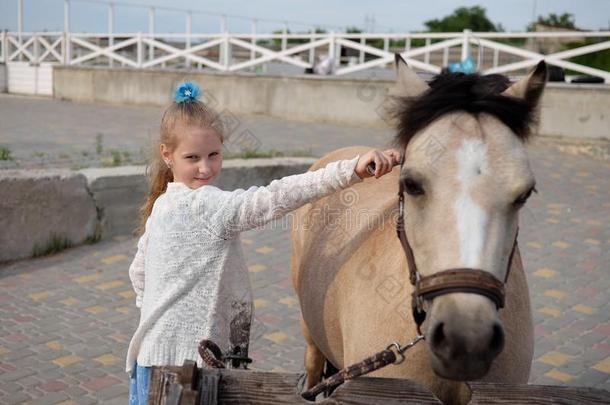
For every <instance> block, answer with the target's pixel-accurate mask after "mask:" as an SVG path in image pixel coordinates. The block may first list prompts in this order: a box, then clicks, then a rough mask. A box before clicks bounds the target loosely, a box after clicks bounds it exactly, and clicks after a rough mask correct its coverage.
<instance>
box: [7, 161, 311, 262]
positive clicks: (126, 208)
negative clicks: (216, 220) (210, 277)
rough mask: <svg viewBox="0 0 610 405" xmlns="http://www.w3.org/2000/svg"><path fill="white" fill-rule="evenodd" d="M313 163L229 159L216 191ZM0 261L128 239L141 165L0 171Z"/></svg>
mask: <svg viewBox="0 0 610 405" xmlns="http://www.w3.org/2000/svg"><path fill="white" fill-rule="evenodd" d="M316 160H317V159H315V158H272V159H231V160H226V161H225V162H224V164H223V169H222V172H221V175H220V177H219V179H218V181H217V182H216V184H215V185H216V186H218V187H219V188H221V189H223V190H234V189H238V188H243V189H245V188H248V187H250V186H253V185H257V186H263V185H267V184H269V183H270V182H271V181H272V180H274V179H278V178H282V177H285V176H289V175H293V174H299V173H304V172H306V171H307V170H308V169H309V167H310V166H311V165H312V164H313V163H314V162H315V161H316ZM0 190H2V194H3V198H2V199H1V200H0V229H1V232H0V262H6V261H10V260H17V259H24V258H29V257H34V256H37V255H43V254H46V253H51V252H53V251H55V250H61V249H62V248H65V247H67V246H77V245H81V244H83V243H90V242H94V241H97V240H99V239H105V238H109V237H112V236H115V235H131V234H133V232H134V229H135V228H136V226H137V224H138V211H139V208H140V205H141V204H142V203H143V202H144V200H145V199H146V196H147V192H148V185H147V182H146V178H145V167H144V166H121V167H114V168H95V169H83V170H80V171H78V172H72V171H68V170H3V171H0Z"/></svg>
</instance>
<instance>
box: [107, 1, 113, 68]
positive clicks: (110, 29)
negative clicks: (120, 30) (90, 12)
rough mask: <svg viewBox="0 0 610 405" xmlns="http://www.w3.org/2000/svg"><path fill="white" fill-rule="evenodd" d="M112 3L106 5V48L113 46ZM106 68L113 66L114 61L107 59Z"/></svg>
mask: <svg viewBox="0 0 610 405" xmlns="http://www.w3.org/2000/svg"><path fill="white" fill-rule="evenodd" d="M113 33H114V3H108V47H111V46H113V45H114V37H113ZM108 66H110V67H112V66H114V60H113V59H112V58H108Z"/></svg>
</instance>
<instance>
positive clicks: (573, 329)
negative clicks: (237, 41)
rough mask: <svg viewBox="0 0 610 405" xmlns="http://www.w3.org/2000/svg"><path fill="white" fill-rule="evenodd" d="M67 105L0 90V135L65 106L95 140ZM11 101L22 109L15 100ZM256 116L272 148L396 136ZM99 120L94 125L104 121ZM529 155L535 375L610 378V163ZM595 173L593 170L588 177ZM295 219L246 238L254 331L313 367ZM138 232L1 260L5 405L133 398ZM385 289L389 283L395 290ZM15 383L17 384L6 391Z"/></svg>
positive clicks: (271, 363)
mask: <svg viewBox="0 0 610 405" xmlns="http://www.w3.org/2000/svg"><path fill="white" fill-rule="evenodd" d="M15 100H19V101H15ZM54 103H57V102H54V101H45V100H38V101H32V100H30V99H25V98H19V99H17V98H11V97H4V96H0V136H4V134H5V132H3V131H5V129H3V128H5V127H3V126H2V125H5V123H6V121H3V119H4V118H5V117H6V116H5V115H4V114H8V113H7V111H12V109H14V108H18V107H19V108H24V105H25V106H27V107H30V106H35V108H38V111H39V112H41V116H42V117H43V118H42V119H40V120H38V122H37V123H34V124H32V123H28V124H27V125H26V126H25V128H26V129H23V128H21V129H19V130H18V131H17V133H16V134H17V135H11V138H7V139H9V140H10V139H13V140H15V142H17V141H19V139H20V137H21V138H24V137H25V135H24V132H23V131H33V130H35V129H36V128H40V126H41V124H42V125H44V122H45V121H44V120H45V119H47V120H48V119H49V118H44V117H45V114H47V117H48V116H51V115H53V116H55V115H58V114H59V115H61V114H64V115H63V116H62V117H63V118H65V123H63V124H62V125H64V129H65V130H66V132H67V133H68V134H69V135H70V134H71V135H72V136H77V135H78V136H80V137H81V138H80V139H79V140H78V142H76V144H75V146H74V148H76V149H78V148H79V147H81V146H82V147H83V148H85V146H86V145H85V144H86V142H82V141H83V139H84V138H83V137H82V135H81V134H80V133H78V134H77V132H78V131H76V130H74V129H72V128H70V123H74V122H75V121H74V120H78V117H79V114H81V113H82V112H83V111H92V110H93V109H94V108H98V107H99V106H91V105H90V106H80V105H71V104H70V103H61V105H60V106H57V105H56V104H54ZM7 105H12V107H11V108H9V109H8V110H7V109H6V108H4V107H5V106H7ZM99 108H101V109H102V110H103V111H102V113H101V115H102V116H105V115H104V114H107V113H108V111H113V112H114V114H116V115H117V116H118V117H119V119H118V121H119V122H136V121H137V119H138V117H139V119H140V120H148V119H153V118H151V117H152V116H153V115H154V120H155V122H152V124H151V123H150V122H146V123H142V122H137V123H136V124H135V127H136V128H135V131H134V133H135V136H134V138H129V137H124V136H122V134H123V133H122V132H121V128H122V127H121V126H120V125H119V124H117V125H115V124H112V125H113V126H112V127H111V128H108V129H105V131H106V132H105V137H104V140H105V142H107V146H109V147H110V146H111V144H110V142H111V141H112V140H113V139H116V140H118V139H123V138H129V139H126V140H125V142H128V143H130V142H131V143H132V144H133V145H132V146H133V147H134V148H137V147H138V146H139V145H141V144H142V142H143V141H145V140H146V139H148V136H149V135H150V134H151V133H152V132H150V133H148V134H147V133H145V132H146V131H144V130H143V129H142V128H143V127H145V126H146V125H148V124H151V128H152V127H153V126H156V125H157V122H156V120H157V119H158V116H157V115H156V114H157V113H158V110H154V111H153V110H152V109H150V110H146V109H127V112H125V110H124V109H122V108H115V107H109V106H103V107H99ZM62 111H63V112H62ZM51 113H52V114H51ZM153 113H154V114H153ZM9 118H12V117H10V116H9ZM30 121H36V120H30ZM113 122H114V121H113ZM153 124H154V125H153ZM244 124H249V125H252V126H253V127H254V128H255V129H260V133H261V134H260V135H261V139H262V140H263V144H264V145H265V146H267V145H269V148H273V147H276V146H277V148H278V149H282V148H284V149H302V148H303V145H306V144H307V143H308V142H311V140H312V139H316V141H315V142H313V143H318V144H319V145H322V146H318V147H317V149H315V152H316V153H323V152H325V151H329V150H332V149H336V148H338V147H341V146H346V145H352V144H368V145H378V146H382V145H383V142H385V141H386V140H387V139H388V138H387V134H388V133H389V132H388V131H383V130H374V129H362V128H359V129H353V128H341V127H337V126H331V125H319V124H301V123H289V122H283V121H278V120H274V119H270V118H265V117H260V118H252V117H250V118H247V119H245V120H244ZM36 125H38V126H36ZM87 125H91V126H92V127H94V126H95V125H96V122H95V119H94V120H93V122H92V123H88V124H87ZM98 126H99V125H98ZM99 127H103V126H99ZM81 130H82V127H81ZM130 130H131V128H130ZM150 131H153V130H152V129H151V130H150ZM289 131H290V133H291V134H292V135H294V136H292V138H291V139H288V138H287V137H285V134H286V133H287V132H289ZM324 131H327V132H329V133H330V134H331V135H332V136H329V135H328V134H326V135H325V138H328V139H329V143H328V144H326V145H325V144H324V142H323V141H319V140H318V138H320V137H321V136H322V135H320V134H324ZM254 132H255V133H256V134H257V135H258V132H257V131H254ZM130 133H131V131H130ZM26 135H27V134H26ZM369 135H370V136H369ZM28 136H29V135H28ZM38 136H39V137H40V136H42V135H41V134H40V133H39V134H38ZM94 138H95V133H93V136H89V138H88V141H87V142H88V145H89V147H91V145H93V144H94ZM280 138H281V140H280ZM24 139H25V138H24ZM32 139H36V138H32ZM121 142H123V141H121ZM32 144H33V145H35V144H36V143H35V142H33V143H32ZM324 145H325V146H324ZM114 146H117V147H118V146H120V145H119V144H117V145H114ZM124 146H125V147H127V146H129V145H124ZM51 149H53V148H51ZM17 156H20V155H19V153H17ZM530 157H531V163H532V166H533V169H534V172H535V173H536V177H537V181H538V189H539V192H540V193H539V194H537V195H535V196H533V197H532V199H531V201H530V202H529V203H528V205H527V207H526V208H525V209H524V211H523V212H522V214H521V227H522V229H521V231H520V245H521V246H522V255H523V260H524V263H525V266H526V270H527V272H528V281H529V285H530V289H531V292H530V296H531V301H532V309H533V313H534V322H535V354H534V359H535V360H534V363H533V365H532V373H531V379H530V381H531V382H532V383H536V384H558V385H566V384H567V385H579V386H596V387H601V388H605V389H610V365H609V363H608V362H609V361H610V360H608V359H609V358H610V300H609V298H610V297H609V295H608V291H609V290H610V277H609V276H610V274H609V271H610V249H609V247H610V203H608V201H610V176H608V174H609V173H610V170H609V169H610V165H609V164H608V162H604V161H599V160H593V159H590V158H585V157H580V156H573V155H568V154H564V153H559V152H557V151H556V150H555V149H554V148H553V147H551V146H548V145H546V144H536V143H535V142H534V144H533V145H532V146H531V148H530ZM47 163H48V162H47ZM585 172H586V173H588V175H585V176H583V175H580V176H579V175H577V174H578V173H585ZM548 219H553V221H547V220H548ZM288 229H289V228H288V227H287V226H286V223H284V222H283V221H278V222H277V223H274V224H270V225H268V226H266V227H263V228H262V229H259V230H254V231H250V232H246V233H245V234H244V235H243V238H242V242H243V249H244V252H245V255H246V260H247V264H248V268H249V274H250V278H251V280H252V285H253V287H254V295H255V299H256V301H255V304H256V314H255V320H254V324H253V327H252V333H251V357H252V358H253V359H254V364H253V367H252V368H254V369H259V370H276V371H280V370H287V371H292V372H302V371H303V352H304V343H303V339H302V337H301V334H300V327H299V306H298V304H297V300H296V296H295V294H294V291H293V289H292V280H291V276H290V240H289V231H288ZM136 242H137V240H136V239H134V238H130V237H128V236H126V235H125V236H123V237H121V236H119V237H116V238H112V239H110V240H105V241H102V242H99V243H97V244H94V245H85V246H81V247H78V248H73V249H68V250H66V251H64V252H62V253H60V254H57V255H54V256H50V257H43V258H38V259H32V260H25V261H20V262H15V263H11V264H5V265H2V266H0V304H1V305H0V404H9V403H23V402H25V401H28V400H29V401H33V400H43V401H44V400H46V401H50V402H49V403H53V401H56V402H63V401H70V400H71V401H74V403H78V404H89V403H96V402H98V401H99V402H103V403H125V402H126V400H125V399H126V392H127V388H128V378H127V375H126V374H125V373H124V371H123V368H124V359H125V354H126V350H127V345H128V343H129V339H130V338H131V334H132V333H133V331H134V330H135V328H136V326H137V319H138V311H139V310H138V309H137V308H135V306H134V299H135V295H134V293H133V291H132V290H131V289H130V282H129V277H128V273H127V269H128V265H129V263H130V260H131V258H132V257H133V255H134V253H135V249H136ZM270 249H272V250H270ZM380 288H384V293H386V294H387V293H391V292H392V288H393V287H392V285H384V286H383V287H380ZM36 382H37V384H35V385H34V386H32V384H34V383H36ZM8 384H12V385H10V387H11V388H10V389H8V390H7V389H5V387H8V386H9V385H8ZM62 384H65V385H66V388H65V389H61V387H63V385H62ZM41 387H47V388H49V389H53V388H57V389H59V391H56V392H47V391H44V390H43V389H42V388H41ZM46 394H58V395H57V396H55V397H48V396H47V395H46ZM102 396H103V398H102ZM67 403H69V402H67Z"/></svg>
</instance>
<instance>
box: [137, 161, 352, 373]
mask: <svg viewBox="0 0 610 405" xmlns="http://www.w3.org/2000/svg"><path fill="white" fill-rule="evenodd" d="M359 157H360V155H358V156H356V157H354V158H353V159H348V160H339V161H335V162H331V163H329V164H327V165H326V167H324V168H321V169H318V170H316V171H310V172H306V173H303V174H298V175H292V176H286V177H284V178H282V179H279V180H274V181H272V182H271V183H270V184H269V185H268V186H266V187H250V188H249V189H248V190H243V189H237V190H235V191H223V190H220V189H219V188H217V187H215V186H211V185H206V186H202V187H200V188H198V189H195V190H193V189H190V188H189V187H187V186H186V185H185V184H183V183H178V182H171V183H169V184H168V185H167V191H166V192H165V193H164V194H162V195H161V196H160V197H159V198H158V199H157V200H156V201H155V204H154V206H153V209H152V213H151V215H150V217H149V218H148V220H147V222H146V227H145V232H144V234H143V235H142V237H141V238H140V240H139V241H138V250H137V253H136V255H135V258H134V260H133V262H132V263H131V265H130V267H129V277H130V278H131V281H132V284H133V288H134V290H135V292H136V306H138V307H140V308H141V313H140V322H139V325H138V328H137V330H136V331H135V333H134V335H133V337H132V339H131V342H130V344H129V349H128V352H127V360H126V371H127V372H128V373H130V372H131V370H132V369H133V367H134V364H135V362H136V359H137V362H138V364H139V365H141V366H152V365H182V364H183V363H184V360H187V359H190V360H196V361H197V363H198V365H199V366H201V365H202V361H201V359H200V356H199V354H198V352H197V345H198V343H199V341H200V340H201V339H204V338H205V339H211V340H212V341H214V342H215V343H217V344H218V345H219V346H220V348H221V349H222V351H223V353H224V352H226V351H227V350H228V349H232V346H233V345H239V344H240V343H243V342H236V340H240V339H239V338H238V337H237V338H236V337H235V332H234V334H233V335H231V333H230V332H231V323H232V322H236V320H237V318H239V317H240V316H241V317H243V316H244V315H246V314H251V313H252V311H253V308H252V307H253V305H252V292H251V286H250V279H249V276H248V270H247V267H246V262H245V259H244V255H243V251H242V247H241V241H240V239H239V233H240V232H243V231H246V230H249V229H253V228H256V227H259V226H262V225H264V224H265V223H267V222H269V221H271V220H273V219H276V218H280V217H282V216H283V215H284V214H286V213H288V212H289V211H292V210H295V209H297V208H299V207H300V206H302V205H305V204H307V203H309V202H313V201H315V200H317V199H319V198H322V197H324V196H326V195H329V194H331V193H333V192H335V191H338V190H341V189H343V188H346V187H348V186H350V185H352V184H355V183H357V182H360V181H362V179H361V178H360V177H359V176H358V175H357V174H356V173H355V171H354V169H355V167H356V163H357V162H358V159H359ZM242 321H243V319H242ZM251 321H252V319H251V317H250V318H249V319H247V323H248V327H249V323H250V322H251ZM248 333H249V331H248V330H246V331H245V335H246V337H245V339H246V341H247V339H248V336H247V334H248ZM241 340H243V337H242V339H241Z"/></svg>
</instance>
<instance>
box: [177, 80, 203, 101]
mask: <svg viewBox="0 0 610 405" xmlns="http://www.w3.org/2000/svg"><path fill="white" fill-rule="evenodd" d="M200 95H201V90H199V86H197V85H196V84H195V83H193V82H182V83H180V84H179V85H178V86H177V87H176V92H175V93H174V101H175V102H176V103H192V102H193V101H197V99H198V98H199V96H200Z"/></svg>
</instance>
